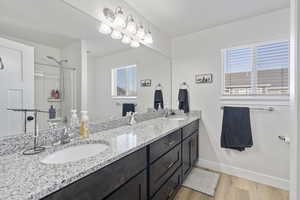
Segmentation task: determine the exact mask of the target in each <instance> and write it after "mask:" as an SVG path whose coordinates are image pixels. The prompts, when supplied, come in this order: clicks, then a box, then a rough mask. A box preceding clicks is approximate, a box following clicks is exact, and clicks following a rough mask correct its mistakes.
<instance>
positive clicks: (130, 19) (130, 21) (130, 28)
mask: <svg viewBox="0 0 300 200" xmlns="http://www.w3.org/2000/svg"><path fill="white" fill-rule="evenodd" d="M126 30H127V32H128V33H130V34H136V24H135V22H134V19H133V17H132V16H131V15H129V16H128V23H127V26H126Z"/></svg>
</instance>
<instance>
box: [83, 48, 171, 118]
mask: <svg viewBox="0 0 300 200" xmlns="http://www.w3.org/2000/svg"><path fill="white" fill-rule="evenodd" d="M89 61H90V62H89V64H88V71H90V72H89V73H88V74H89V78H88V80H90V76H92V75H94V74H96V77H95V79H96V83H95V85H96V88H95V90H96V91H95V95H96V102H95V108H94V109H92V108H90V109H92V110H94V116H91V117H93V119H97V120H104V119H109V118H114V117H120V116H121V111H122V106H121V105H116V103H117V102H120V103H124V102H134V103H137V104H138V106H137V112H145V111H146V110H147V108H153V99H154V97H153V94H154V89H155V86H156V85H157V84H158V83H161V84H162V86H163V95H164V102H165V105H170V104H171V76H170V60H169V59H167V58H166V57H165V56H163V55H161V54H160V53H158V52H156V51H153V50H151V49H149V48H146V47H140V48H137V49H129V50H127V51H123V52H119V53H115V54H112V55H109V56H105V57H102V58H97V60H96V68H92V67H91V66H92V64H91V63H92V61H91V59H89ZM133 64H136V65H137V78H138V89H137V90H138V91H137V92H138V97H137V99H136V100H128V99H126V100H124V99H112V95H111V70H112V69H113V68H117V67H122V66H128V65H133ZM93 70H96V73H94V74H93ZM143 79H152V87H148V88H147V87H140V80H143ZM90 84H91V83H90ZM88 96H89V97H90V95H88Z"/></svg>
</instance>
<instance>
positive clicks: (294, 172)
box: [290, 0, 300, 200]
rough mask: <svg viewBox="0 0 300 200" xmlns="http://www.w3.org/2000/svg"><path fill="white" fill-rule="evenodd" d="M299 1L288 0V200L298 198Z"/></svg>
mask: <svg viewBox="0 0 300 200" xmlns="http://www.w3.org/2000/svg"><path fill="white" fill-rule="evenodd" d="M299 17H300V3H299V2H298V0H290V39H291V49H290V50H291V51H290V53H291V55H290V58H291V59H290V60H291V62H290V84H291V89H290V90H291V91H290V93H291V96H290V102H291V113H292V126H293V127H292V133H291V148H290V200H299V199H300V146H299V145H300V136H299V135H298V132H299V127H300V125H299V124H300V114H299V110H300V86H299V83H300V81H298V78H300V69H298V66H299V64H300V50H299V46H300V25H299V23H300V20H299Z"/></svg>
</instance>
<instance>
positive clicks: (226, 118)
mask: <svg viewBox="0 0 300 200" xmlns="http://www.w3.org/2000/svg"><path fill="white" fill-rule="evenodd" d="M252 146H253V140H252V132H251V123H250V111H249V108H247V107H224V113H223V124H222V135H221V147H222V148H229V149H235V150H238V151H245V148H250V147H252Z"/></svg>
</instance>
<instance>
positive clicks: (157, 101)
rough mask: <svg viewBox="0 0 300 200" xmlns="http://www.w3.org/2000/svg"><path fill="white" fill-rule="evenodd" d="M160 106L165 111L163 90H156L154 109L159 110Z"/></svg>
mask: <svg viewBox="0 0 300 200" xmlns="http://www.w3.org/2000/svg"><path fill="white" fill-rule="evenodd" d="M159 105H160V107H161V108H162V109H164V98H163V94H162V91H161V90H155V92H154V109H155V110H158V108H159Z"/></svg>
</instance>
